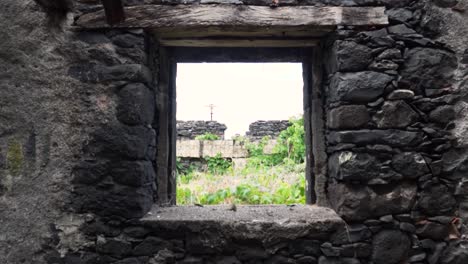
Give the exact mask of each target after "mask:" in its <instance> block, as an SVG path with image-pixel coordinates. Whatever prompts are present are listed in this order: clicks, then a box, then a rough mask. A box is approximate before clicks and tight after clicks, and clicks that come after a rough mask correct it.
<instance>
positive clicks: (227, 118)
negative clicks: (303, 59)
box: [177, 63, 303, 138]
mask: <svg viewBox="0 0 468 264" xmlns="http://www.w3.org/2000/svg"><path fill="white" fill-rule="evenodd" d="M302 88H303V79H302V65H301V64H300V63H179V64H178V65H177V120H210V109H209V107H207V105H209V104H214V105H215V106H216V107H215V108H214V115H213V120H215V121H218V122H220V123H224V124H226V126H227V127H228V129H227V130H226V133H225V137H226V138H230V137H231V136H233V135H235V134H241V135H244V134H245V132H246V131H247V130H248V129H249V124H250V123H252V122H254V121H257V120H281V119H285V120H287V119H289V118H290V117H292V116H298V115H301V114H302V113H303V110H302Z"/></svg>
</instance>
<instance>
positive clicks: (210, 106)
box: [206, 104, 216, 121]
mask: <svg viewBox="0 0 468 264" xmlns="http://www.w3.org/2000/svg"><path fill="white" fill-rule="evenodd" d="M206 107H209V108H210V120H211V121H213V109H214V108H215V107H216V105H214V104H209V105H207V106H206Z"/></svg>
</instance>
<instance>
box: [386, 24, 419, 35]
mask: <svg viewBox="0 0 468 264" xmlns="http://www.w3.org/2000/svg"><path fill="white" fill-rule="evenodd" d="M387 30H388V33H390V34H395V35H408V34H416V31H414V30H413V29H411V28H408V27H407V26H405V24H399V25H395V26H391V27H388V28H387Z"/></svg>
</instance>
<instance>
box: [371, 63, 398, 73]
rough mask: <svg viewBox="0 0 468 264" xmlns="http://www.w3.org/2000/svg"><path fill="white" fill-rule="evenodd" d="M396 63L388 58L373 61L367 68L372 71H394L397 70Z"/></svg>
mask: <svg viewBox="0 0 468 264" xmlns="http://www.w3.org/2000/svg"><path fill="white" fill-rule="evenodd" d="M398 67H399V66H398V64H396V63H395V62H393V61H390V60H381V61H374V62H372V63H371V65H370V66H369V69H371V70H373V71H382V72H384V71H395V70H398Z"/></svg>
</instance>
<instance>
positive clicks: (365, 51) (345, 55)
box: [333, 40, 372, 72]
mask: <svg viewBox="0 0 468 264" xmlns="http://www.w3.org/2000/svg"><path fill="white" fill-rule="evenodd" d="M334 50H335V56H334V61H335V63H336V70H334V71H362V70H365V69H366V68H367V65H369V63H370V61H371V59H372V56H371V54H372V53H371V49H370V48H368V47H367V46H364V45H360V44H357V43H356V42H354V41H340V40H338V41H336V42H335V47H334ZM334 71H333V72H334Z"/></svg>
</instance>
